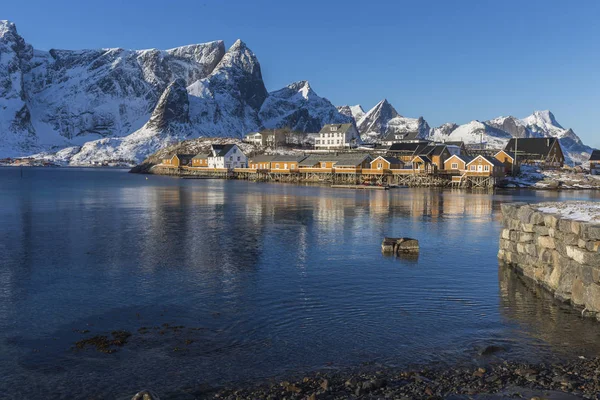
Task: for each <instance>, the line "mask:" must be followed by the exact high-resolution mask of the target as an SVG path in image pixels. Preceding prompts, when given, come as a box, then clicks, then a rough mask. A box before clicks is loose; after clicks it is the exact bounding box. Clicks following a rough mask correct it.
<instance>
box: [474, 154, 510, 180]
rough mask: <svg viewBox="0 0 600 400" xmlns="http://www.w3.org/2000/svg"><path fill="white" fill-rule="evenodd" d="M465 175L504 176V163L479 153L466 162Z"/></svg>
mask: <svg viewBox="0 0 600 400" xmlns="http://www.w3.org/2000/svg"><path fill="white" fill-rule="evenodd" d="M465 172H466V174H467V175H477V176H492V177H500V176H504V164H503V163H501V162H500V161H498V160H497V159H495V158H494V157H490V156H482V155H479V156H477V157H475V158H473V159H472V160H471V161H469V162H468V163H467V169H466V171H465Z"/></svg>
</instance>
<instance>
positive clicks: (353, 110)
mask: <svg viewBox="0 0 600 400" xmlns="http://www.w3.org/2000/svg"><path fill="white" fill-rule="evenodd" d="M337 109H338V111H339V112H340V114H343V115H345V116H347V117H352V118H354V121H355V122H356V123H358V121H360V119H361V118H362V117H364V116H365V110H363V108H362V106H361V105H360V104H357V105H355V106H347V105H346V106H339V107H338V108H337Z"/></svg>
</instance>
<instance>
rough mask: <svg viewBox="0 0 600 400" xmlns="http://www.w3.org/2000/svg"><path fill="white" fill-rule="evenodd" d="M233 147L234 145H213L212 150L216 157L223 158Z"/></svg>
mask: <svg viewBox="0 0 600 400" xmlns="http://www.w3.org/2000/svg"><path fill="white" fill-rule="evenodd" d="M233 146H235V144H213V145H212V149H213V150H214V151H215V153H216V157H224V156H225V154H227V153H228V152H229V150H231V149H232V148H233Z"/></svg>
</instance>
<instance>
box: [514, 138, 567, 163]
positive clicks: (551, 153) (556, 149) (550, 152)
mask: <svg viewBox="0 0 600 400" xmlns="http://www.w3.org/2000/svg"><path fill="white" fill-rule="evenodd" d="M504 151H505V152H507V153H509V154H511V153H512V154H515V156H516V158H517V163H518V164H529V165H539V166H541V167H548V168H559V167H562V166H563V165H564V163H565V156H564V153H563V151H562V148H561V147H560V142H559V141H558V139H557V138H520V139H517V138H512V139H510V140H509V141H508V144H507V145H506V147H505V148H504Z"/></svg>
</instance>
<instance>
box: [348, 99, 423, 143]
mask: <svg viewBox="0 0 600 400" xmlns="http://www.w3.org/2000/svg"><path fill="white" fill-rule="evenodd" d="M357 126H358V131H359V133H360V135H361V138H362V140H363V142H365V143H373V142H377V141H379V140H381V139H383V138H385V137H386V136H387V135H389V134H390V133H401V134H410V135H411V137H413V138H415V139H416V138H427V137H429V136H430V131H431V128H430V127H429V125H428V124H427V122H426V121H425V120H424V119H423V118H422V117H421V118H406V117H403V116H402V115H400V114H399V113H398V112H397V111H396V109H395V108H394V107H393V106H392V105H391V104H390V103H389V102H388V101H387V100H386V99H384V100H382V101H380V102H379V103H377V105H375V107H373V108H372V109H370V110H369V111H368V112H367V113H366V114H365V115H364V116H363V117H362V118H361V119H360V120H359V121H358V123H357Z"/></svg>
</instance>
